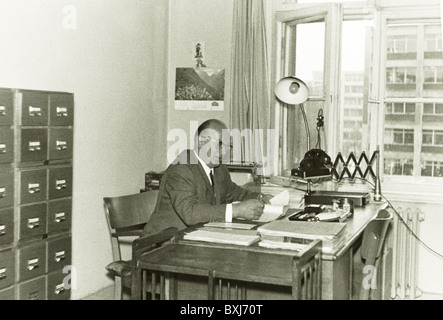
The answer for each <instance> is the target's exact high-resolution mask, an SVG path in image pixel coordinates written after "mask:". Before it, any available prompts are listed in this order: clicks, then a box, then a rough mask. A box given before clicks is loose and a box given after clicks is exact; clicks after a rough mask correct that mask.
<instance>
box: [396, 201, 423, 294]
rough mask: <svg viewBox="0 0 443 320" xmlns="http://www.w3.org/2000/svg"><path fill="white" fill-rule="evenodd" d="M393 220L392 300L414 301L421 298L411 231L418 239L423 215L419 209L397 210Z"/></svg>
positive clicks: (416, 245)
mask: <svg viewBox="0 0 443 320" xmlns="http://www.w3.org/2000/svg"><path fill="white" fill-rule="evenodd" d="M397 212H398V213H399V215H400V216H401V218H402V220H403V221H404V222H405V223H406V224H407V226H408V227H409V229H410V230H409V229H408V228H407V227H406V226H405V223H403V222H402V221H401V220H400V218H399V217H398V215H394V219H393V237H392V239H393V244H392V248H393V261H392V286H391V298H392V299H411V300H413V299H415V298H417V297H419V296H421V294H422V292H421V291H420V289H419V288H418V244H419V243H418V241H417V239H416V238H415V237H414V235H413V234H412V233H411V231H412V232H413V233H414V234H415V235H417V237H419V235H420V222H421V221H423V220H424V214H423V213H422V212H421V211H420V210H419V209H411V208H406V209H403V208H398V209H397Z"/></svg>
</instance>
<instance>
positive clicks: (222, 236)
mask: <svg viewBox="0 0 443 320" xmlns="http://www.w3.org/2000/svg"><path fill="white" fill-rule="evenodd" d="M183 239H185V240H194V241H205V242H214V243H226V244H236V245H241V246H249V245H251V244H253V243H254V242H257V241H259V240H260V235H259V234H258V233H257V231H256V230H241V229H223V228H210V227H203V228H200V229H197V230H195V231H191V232H189V233H187V234H185V235H184V236H183Z"/></svg>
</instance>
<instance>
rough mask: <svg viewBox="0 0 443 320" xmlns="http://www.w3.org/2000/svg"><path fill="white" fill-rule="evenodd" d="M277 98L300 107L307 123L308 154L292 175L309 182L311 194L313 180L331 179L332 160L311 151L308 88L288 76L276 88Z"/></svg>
mask: <svg viewBox="0 0 443 320" xmlns="http://www.w3.org/2000/svg"><path fill="white" fill-rule="evenodd" d="M275 96H276V97H277V99H278V100H279V101H280V102H283V103H285V104H287V105H299V106H300V110H301V112H302V115H303V120H304V123H305V130H306V139H307V152H306V154H305V156H304V158H303V160H302V161H301V162H300V167H299V168H294V169H292V170H291V175H293V176H297V177H300V178H302V179H305V180H307V182H308V188H307V193H308V194H310V193H311V179H315V178H325V177H331V172H330V169H329V168H328V167H327V165H330V164H331V158H330V157H329V156H328V155H327V154H326V153H325V152H324V151H323V150H321V149H311V143H310V139H311V137H310V133H309V124H308V120H307V117H306V111H305V108H304V106H303V103H304V102H306V101H307V100H308V96H309V89H308V86H307V85H306V84H305V83H304V82H303V81H302V80H300V79H299V78H296V77H294V76H288V77H284V78H282V79H281V80H280V81H279V82H278V83H277V85H276V87H275Z"/></svg>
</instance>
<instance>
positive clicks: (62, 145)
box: [48, 128, 73, 160]
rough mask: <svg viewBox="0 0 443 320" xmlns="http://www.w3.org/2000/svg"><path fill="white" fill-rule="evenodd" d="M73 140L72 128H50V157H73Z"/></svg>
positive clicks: (51, 158)
mask: <svg viewBox="0 0 443 320" xmlns="http://www.w3.org/2000/svg"><path fill="white" fill-rule="evenodd" d="M72 141H73V138H72V129H68V128H50V129H49V155H48V159H50V160H54V159H70V158H72Z"/></svg>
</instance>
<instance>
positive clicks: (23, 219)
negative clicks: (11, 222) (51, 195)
mask: <svg viewBox="0 0 443 320" xmlns="http://www.w3.org/2000/svg"><path fill="white" fill-rule="evenodd" d="M46 211H47V206H46V203H39V204H32V205H27V206H21V207H20V208H19V239H20V240H23V239H26V238H31V237H35V236H39V235H43V234H45V233H46Z"/></svg>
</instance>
